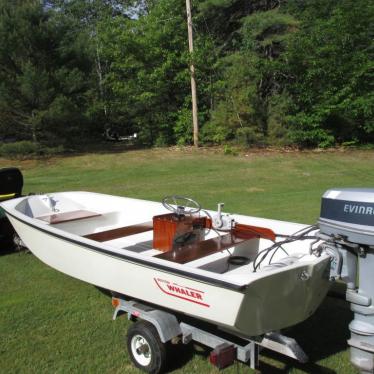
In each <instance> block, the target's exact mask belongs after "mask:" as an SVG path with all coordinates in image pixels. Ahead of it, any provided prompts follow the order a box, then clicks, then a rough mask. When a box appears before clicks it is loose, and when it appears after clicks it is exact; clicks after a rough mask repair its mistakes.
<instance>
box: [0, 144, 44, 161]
mask: <svg viewBox="0 0 374 374" xmlns="http://www.w3.org/2000/svg"><path fill="white" fill-rule="evenodd" d="M37 150H38V146H37V145H36V144H35V143H33V142H30V141H27V140H24V141H21V142H15V143H5V144H2V145H0V156H2V157H9V158H14V157H20V156H30V155H34V154H35V153H36V152H37Z"/></svg>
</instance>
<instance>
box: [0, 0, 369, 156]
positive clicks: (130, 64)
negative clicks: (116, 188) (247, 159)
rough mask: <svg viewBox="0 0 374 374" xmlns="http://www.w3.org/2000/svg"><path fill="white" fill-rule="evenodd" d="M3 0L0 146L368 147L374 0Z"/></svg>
mask: <svg viewBox="0 0 374 374" xmlns="http://www.w3.org/2000/svg"><path fill="white" fill-rule="evenodd" d="M192 13H193V27H194V28H193V31H194V44H195V50H194V53H193V54H192V55H191V54H190V53H189V52H188V39H187V22H186V9H185V2H184V0H118V1H116V0H50V1H36V0H14V1H8V0H0V154H3V155H4V154H11V153H17V152H21V153H35V152H38V151H40V150H43V149H44V150H52V151H56V152H58V151H64V150H71V149H79V148H80V147H81V146H82V144H95V143H98V142H101V141H102V140H103V134H105V133H106V134H107V133H108V131H109V132H111V133H112V134H113V133H114V134H119V135H121V136H128V135H130V134H133V133H137V134H138V137H137V138H136V142H138V143H139V145H142V146H168V145H174V144H178V145H189V144H191V143H192V115H191V109H190V108H191V91H190V75H189V69H188V66H189V64H190V63H191V61H192V62H193V63H194V65H195V69H196V79H197V87H198V102H199V122H200V142H201V143H202V144H238V145H242V146H246V147H250V146H267V145H275V146H297V147H321V148H325V147H330V146H334V145H341V144H343V145H361V144H372V143H374V121H373V112H374V94H373V85H374V83H373V82H374V69H373V67H374V65H373V51H374V48H373V36H374V32H373V25H374V4H373V2H372V1H370V0H341V1H335V0H308V1H304V0H253V1H249V0H200V1H197V0H195V1H193V9H192Z"/></svg>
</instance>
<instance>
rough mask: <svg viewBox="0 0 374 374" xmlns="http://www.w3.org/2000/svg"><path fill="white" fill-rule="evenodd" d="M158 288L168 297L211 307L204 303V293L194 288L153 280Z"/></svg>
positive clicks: (158, 279)
mask: <svg viewBox="0 0 374 374" xmlns="http://www.w3.org/2000/svg"><path fill="white" fill-rule="evenodd" d="M153 279H154V281H155V282H156V284H157V286H158V288H159V289H160V290H161V291H162V292H163V293H166V294H167V295H170V296H174V297H178V298H179V299H183V300H186V301H190V302H191V303H195V304H199V305H202V306H206V307H208V308H209V306H210V305H208V304H206V303H204V292H203V291H198V290H195V289H193V288H189V287H185V286H180V285H178V284H176V283H172V282H169V281H167V280H164V279H160V278H153Z"/></svg>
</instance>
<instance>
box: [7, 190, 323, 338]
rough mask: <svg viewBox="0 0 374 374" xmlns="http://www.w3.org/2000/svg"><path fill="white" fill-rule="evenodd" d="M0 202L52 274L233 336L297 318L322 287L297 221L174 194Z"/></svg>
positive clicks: (308, 238) (318, 259) (310, 244)
mask: <svg viewBox="0 0 374 374" xmlns="http://www.w3.org/2000/svg"><path fill="white" fill-rule="evenodd" d="M1 206H2V208H3V209H4V211H5V213H6V215H7V216H8V218H9V220H10V221H11V223H12V225H13V226H14V228H15V230H16V232H17V233H18V235H19V236H20V238H21V239H22V241H23V242H24V243H25V245H26V246H27V247H28V248H29V249H30V250H31V251H32V252H33V253H34V255H35V256H37V257H38V258H39V259H40V260H41V261H43V262H44V263H46V264H47V265H49V266H51V267H52V268H54V269H56V270H58V271H61V272H63V273H65V274H67V275H70V276H72V277H75V278H77V279H80V280H82V281H85V282H88V283H90V284H93V285H95V286H98V287H102V288H105V289H107V290H110V291H112V292H114V293H118V294H121V295H126V296H128V297H131V298H132V299H133V298H135V299H139V300H143V301H146V302H147V303H151V304H155V305H157V306H158V307H160V308H165V309H166V310H172V311H176V312H179V313H184V314H186V315H190V316H192V317H195V318H197V319H199V320H205V321H208V322H210V323H212V324H214V325H216V326H219V327H220V328H221V329H223V330H227V331H229V332H232V333H235V334H237V335H242V336H257V335H260V334H264V333H266V332H269V331H274V330H279V329H282V328H285V327H287V326H291V325H294V324H296V323H298V322H301V321H303V320H305V319H306V318H308V317H309V316H310V315H311V314H312V313H313V312H314V311H315V310H316V308H317V307H318V306H319V305H320V303H321V302H322V300H323V299H324V297H325V295H326V293H327V291H328V288H329V284H330V282H329V271H330V257H329V256H328V255H327V254H325V253H318V254H316V251H314V250H313V248H314V247H315V246H316V245H317V244H316V240H315V239H314V238H313V230H316V228H314V227H308V226H306V225H301V224H296V223H290V222H282V221H276V220H270V219H263V218H256V217H249V216H242V215H226V214H222V213H221V211H220V208H219V209H218V211H217V212H213V211H204V210H202V209H200V206H199V205H198V204H197V203H196V202H194V201H193V200H190V199H185V198H181V197H178V196H174V197H169V198H166V199H164V200H163V203H157V202H152V201H145V200H138V199H132V198H125V197H116V196H110V195H103V194H97V193H91V192H61V193H54V194H48V195H34V196H27V197H21V198H18V199H13V200H9V201H6V202H4V203H2V204H1ZM169 210H171V211H172V212H170V211H169ZM295 233H296V234H295Z"/></svg>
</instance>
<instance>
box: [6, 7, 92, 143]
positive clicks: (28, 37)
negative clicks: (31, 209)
mask: <svg viewBox="0 0 374 374" xmlns="http://www.w3.org/2000/svg"><path fill="white" fill-rule="evenodd" d="M67 26H68V25H66V24H65V23H64V22H60V21H57V20H56V19H54V18H53V17H52V16H51V14H50V11H48V10H46V9H45V8H43V6H42V5H41V4H40V3H39V2H38V1H27V2H23V1H15V2H8V1H6V0H1V1H0V82H1V83H0V126H1V129H2V132H3V133H4V134H8V135H13V136H16V137H17V138H18V139H19V138H24V139H32V140H33V141H34V142H48V143H49V144H52V143H57V144H58V143H59V144H61V143H63V142H64V141H67V140H68V139H69V140H71V139H74V137H76V136H78V134H82V133H84V131H85V127H84V123H85V119H84V116H82V114H81V113H82V111H81V109H82V107H84V106H85V93H86V90H87V83H86V82H87V75H88V74H89V70H90V68H89V62H88V61H87V59H86V55H85V50H86V48H85V41H84V40H81V39H80V38H74V39H72V38H71V35H69V33H68V27H67Z"/></svg>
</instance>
